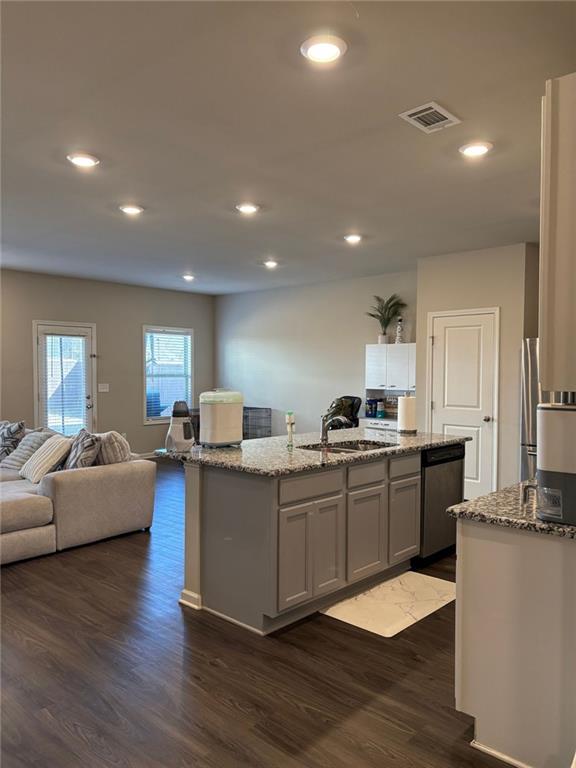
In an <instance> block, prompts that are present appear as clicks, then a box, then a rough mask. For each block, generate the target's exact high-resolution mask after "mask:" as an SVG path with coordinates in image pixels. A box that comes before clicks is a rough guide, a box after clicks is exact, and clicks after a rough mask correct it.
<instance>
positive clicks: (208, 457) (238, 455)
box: [168, 427, 470, 477]
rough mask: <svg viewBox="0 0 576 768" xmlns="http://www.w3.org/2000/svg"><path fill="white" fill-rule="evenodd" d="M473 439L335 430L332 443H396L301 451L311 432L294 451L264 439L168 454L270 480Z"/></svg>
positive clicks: (312, 438)
mask: <svg viewBox="0 0 576 768" xmlns="http://www.w3.org/2000/svg"><path fill="white" fill-rule="evenodd" d="M468 439H470V438H461V437H444V436H443V435H435V434H431V433H427V432H418V433H417V434H415V435H399V434H398V433H397V432H394V431H388V430H381V429H368V428H366V427H358V428H355V429H341V430H332V431H331V432H330V433H329V442H330V444H332V443H346V442H348V441H350V440H375V441H377V442H381V443H393V445H392V446H390V447H386V446H383V447H382V448H375V449H374V450H371V451H366V452H359V453H328V454H326V455H323V454H322V453H321V452H320V451H307V450H303V449H301V448H299V446H302V445H308V444H313V443H319V442H320V434H319V433H318V432H308V433H305V434H296V435H294V448H293V450H292V451H289V450H288V448H287V444H286V443H287V438H286V436H280V437H263V438H257V439H254V440H244V441H243V442H242V444H241V446H240V447H231V448H201V447H199V446H195V447H194V448H192V449H191V450H190V452H189V453H174V454H168V455H169V457H170V458H173V459H177V460H180V461H183V462H185V463H187V462H191V463H193V464H200V465H203V466H208V467H220V468H223V469H230V470H235V471H238V472H250V473H253V474H257V475H266V476H268V477H280V476H283V475H291V474H294V473H296V472H310V471H313V470H318V469H323V468H327V467H338V466H342V465H346V464H359V463H362V462H365V461H374V459H377V458H380V457H382V458H384V457H387V456H401V455H403V454H407V453H414V452H415V451H422V450H426V449H427V448H437V447H439V446H443V445H457V444H461V443H464V442H465V441H466V440H468Z"/></svg>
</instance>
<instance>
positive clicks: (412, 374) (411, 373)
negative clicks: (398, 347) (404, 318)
mask: <svg viewBox="0 0 576 768" xmlns="http://www.w3.org/2000/svg"><path fill="white" fill-rule="evenodd" d="M406 346H407V347H408V389H409V390H412V391H413V390H415V389H416V344H406Z"/></svg>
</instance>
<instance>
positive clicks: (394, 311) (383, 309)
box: [366, 293, 407, 344]
mask: <svg viewBox="0 0 576 768" xmlns="http://www.w3.org/2000/svg"><path fill="white" fill-rule="evenodd" d="M374 301H375V302H376V304H375V305H374V306H373V307H372V311H371V312H366V314H367V315H368V317H373V318H374V319H375V320H378V322H379V323H380V329H381V331H382V333H381V334H379V336H378V344H387V343H388V337H387V336H386V333H387V331H388V326H389V325H390V323H392V322H393V321H394V320H395V319H396V318H397V317H398V316H399V315H400V313H401V312H402V310H403V309H404V308H405V307H406V306H407V305H406V302H405V301H403V300H402V299H401V298H400V296H398V294H396V293H393V294H392V296H389V297H388V298H387V299H383V298H382V296H374Z"/></svg>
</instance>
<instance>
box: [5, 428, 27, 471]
mask: <svg viewBox="0 0 576 768" xmlns="http://www.w3.org/2000/svg"><path fill="white" fill-rule="evenodd" d="M24 427H25V425H24V422H23V421H15V422H13V423H12V424H11V423H10V422H6V423H5V424H2V426H0V461H2V460H3V459H5V458H6V457H7V456H9V455H10V454H11V453H12V451H14V450H16V448H17V447H18V443H19V442H20V440H22V438H23V437H24Z"/></svg>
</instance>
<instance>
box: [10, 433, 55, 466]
mask: <svg viewBox="0 0 576 768" xmlns="http://www.w3.org/2000/svg"><path fill="white" fill-rule="evenodd" d="M53 434H54V433H53V432H47V431H46V432H45V431H42V432H29V433H28V434H27V435H24V437H23V438H22V440H20V443H19V445H18V447H17V448H16V449H15V450H14V451H12V453H11V454H10V456H8V457H7V458H5V459H4V460H3V461H0V468H1V469H16V470H20V469H22V467H23V466H24V464H26V462H27V461H28V459H29V458H30V457H31V456H32V454H34V453H35V452H36V451H37V450H38V448H40V446H41V445H43V444H44V443H45V442H46V441H47V440H49V439H50V438H51V437H52V436H53Z"/></svg>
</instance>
